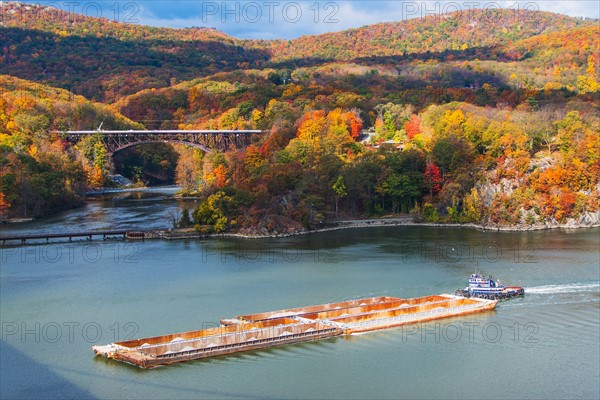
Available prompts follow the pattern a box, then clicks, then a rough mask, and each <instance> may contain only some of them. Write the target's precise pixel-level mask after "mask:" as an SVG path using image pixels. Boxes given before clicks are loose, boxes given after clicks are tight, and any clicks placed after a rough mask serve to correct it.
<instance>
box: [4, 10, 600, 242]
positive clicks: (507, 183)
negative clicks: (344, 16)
mask: <svg viewBox="0 0 600 400" xmlns="http://www.w3.org/2000/svg"><path fill="white" fill-rule="evenodd" d="M9 4H10V5H6V4H5V5H4V7H5V9H4V12H3V15H4V21H3V25H2V26H1V27H0V37H2V42H3V49H2V51H3V53H2V55H1V57H0V72H1V73H4V74H7V75H4V76H2V77H1V81H0V90H2V92H1V93H0V95H1V97H0V146H1V151H2V153H1V154H2V158H1V159H0V168H2V171H3V177H2V179H1V180H0V192H1V193H2V195H0V201H1V202H0V206H2V204H3V206H2V207H3V208H2V209H0V212H1V213H3V214H4V215H7V214H10V215H24V214H25V213H27V215H30V214H32V213H33V214H43V213H45V212H46V211H47V210H53V209H56V208H57V207H58V206H59V205H64V204H73V203H74V202H76V201H78V200H79V199H80V198H81V197H80V195H81V193H82V191H83V190H84V189H85V187H87V186H99V185H101V184H103V183H104V176H105V175H106V174H107V173H108V167H109V163H108V160H107V157H106V154H105V150H104V149H103V146H102V145H101V143H100V141H99V138H98V137H95V138H90V139H89V141H87V142H84V143H81V144H80V145H78V146H77V147H75V148H74V147H70V146H68V145H67V144H66V143H65V142H64V141H63V140H62V139H61V138H60V135H58V136H57V135H56V134H54V133H52V132H54V131H60V130H65V129H74V128H81V129H95V128H97V127H98V126H99V124H100V122H101V121H102V120H105V122H104V125H103V127H104V129H109V128H126V129H130V128H131V129H141V128H149V129H156V128H160V129H201V128H205V129H261V130H264V131H265V133H264V134H263V135H261V136H260V137H257V138H255V142H254V143H253V144H252V145H251V146H250V147H248V148H246V149H242V150H235V149H231V150H230V151H227V152H225V153H220V152H212V153H208V154H202V153H201V152H199V151H198V150H194V149H191V148H184V147H182V146H178V147H177V148H176V149H175V150H173V149H171V148H165V145H161V146H158V145H157V146H152V145H149V146H148V145H147V146H145V147H139V148H137V149H136V150H135V152H132V153H131V154H119V155H118V157H119V164H124V163H125V164H127V163H129V164H130V165H128V166H127V165H125V167H124V168H123V171H125V173H130V174H131V175H136V174H137V175H136V176H137V178H135V177H133V176H130V177H133V178H134V179H142V178H140V177H141V176H142V171H141V170H142V169H143V168H146V169H147V170H148V171H146V172H149V171H150V170H152V174H153V176H158V175H165V176H169V177H174V178H175V179H176V181H177V183H178V184H180V185H181V186H182V187H183V188H184V190H185V191H186V192H188V193H196V194H198V195H199V196H201V197H202V198H203V199H204V201H203V203H202V205H201V206H200V207H199V208H198V209H197V210H195V212H194V215H193V219H194V220H195V223H196V224H197V226H198V228H199V229H202V230H205V231H223V230H227V229H237V230H242V231H246V232H259V233H276V232H279V233H281V232H288V231H291V230H299V229H308V228H314V227H317V226H319V224H320V222H321V221H324V220H331V219H335V218H340V217H353V218H358V217H363V216H378V215H385V214H391V213H408V212H412V213H413V214H414V215H416V216H417V218H422V219H424V220H426V221H447V222H461V223H462V222H476V223H480V224H486V225H497V226H505V225H506V226H516V225H521V226H523V225H525V226H528V225H540V226H541V225H543V224H564V223H567V222H568V221H569V220H571V221H572V222H573V221H575V222H574V223H576V224H579V223H583V224H585V223H587V222H589V221H590V219H591V220H593V218H594V217H593V216H592V215H596V214H594V213H597V212H598V208H599V205H598V192H599V190H600V188H599V183H598V176H600V157H599V154H600V138H599V134H600V117H599V116H600V113H599V111H600V110H599V106H600V102H599V99H598V94H599V93H600V85H599V83H598V80H599V78H598V70H599V59H600V57H599V51H598V49H599V44H600V43H599V39H600V28H599V27H598V25H597V23H595V22H591V21H583V20H580V19H576V18H571V17H566V16H562V15H558V14H551V13H545V12H519V13H515V12H514V11H491V12H486V13H484V12H481V11H477V10H476V11H474V12H471V13H466V12H463V13H454V14H449V15H443V16H437V17H428V18H422V19H414V20H409V21H401V22H396V23H385V24H377V25H373V26H367V27H363V28H359V29H353V30H349V31H344V32H337V33H328V34H323V35H317V36H307V37H302V38H299V39H296V40H291V41H277V40H276V41H250V40H238V39H235V38H231V37H229V36H227V35H225V34H223V33H220V32H217V31H214V30H210V29H201V28H196V29H180V30H178V29H163V28H150V27H144V26H139V25H134V24H123V23H116V22H111V21H109V20H105V19H94V18H88V17H81V16H76V15H73V14H68V13H64V12H59V11H56V10H53V9H51V8H48V7H46V8H42V7H34V6H24V5H18V4H15V3H9ZM6 7H10V8H6ZM7 16H10V18H7ZM15 77H19V78H25V79H27V80H23V79H18V78H15ZM33 81H35V82H40V83H42V84H36V83H33ZM52 86H56V87H62V88H69V90H70V91H66V90H63V89H56V88H54V87H52ZM74 93H75V94H74ZM80 95H84V96H85V97H83V96H80ZM88 99H89V100H88ZM91 100H94V101H102V102H103V103H104V104H102V103H98V102H96V103H95V102H93V101H91ZM134 121H135V122H134ZM159 147H160V148H159ZM103 151H104V153H103ZM144 160H152V161H151V163H150V161H144ZM161 165H162V166H163V168H164V171H158V170H157V169H160V168H161V167H160V166H161ZM24 166H26V168H28V170H29V171H30V173H28V174H25V175H26V176H27V178H23V175H24V174H21V175H20V176H19V173H18V171H19V170H23V168H24ZM29 176H32V177H35V176H41V178H39V180H38V181H35V180H34V178H29ZM170 179H171V178H170ZM42 181H43V182H44V184H42V183H40V182H42ZM45 182H58V183H56V184H55V185H54V186H52V187H45V186H44V185H45ZM42 187H43V190H42ZM65 188H66V189H65ZM32 191H39V193H38V192H36V193H35V194H32ZM65 198H68V199H69V200H68V201H64V199H65ZM32 199H36V200H35V201H33V200H32ZM34 203H35V205H34ZM586 221H587V222H586Z"/></svg>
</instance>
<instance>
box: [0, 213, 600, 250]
mask: <svg viewBox="0 0 600 400" xmlns="http://www.w3.org/2000/svg"><path fill="white" fill-rule="evenodd" d="M599 214H600V213H599ZM326 225H329V226H324V227H320V228H316V229H312V230H305V229H303V230H298V231H293V232H285V233H270V234H260V233H247V232H224V233H210V234H203V233H200V232H198V231H196V230H195V229H194V228H165V229H152V230H143V229H138V230H133V229H131V230H127V231H123V232H122V235H123V237H122V238H121V239H117V238H104V239H103V240H126V241H143V240H186V239H219V238H237V239H277V238H287V237H292V236H302V235H309V234H317V233H325V232H333V231H339V230H344V229H364V228H382V227H384V228H385V227H402V226H406V227H409V226H420V227H435V228H461V229H462V228H466V229H477V230H481V231H491V232H527V231H542V230H552V229H566V230H571V231H572V230H579V229H586V228H588V229H589V228H591V229H594V228H600V222H596V221H592V223H588V224H581V223H574V221H573V220H571V221H568V222H567V223H565V224H558V223H557V224H548V223H546V224H539V223H538V224H535V225H510V226H495V225H480V224H474V223H464V224H461V223H440V222H416V221H415V220H414V218H412V217H409V216H403V217H388V218H371V219H364V220H341V221H330V222H328V223H326ZM70 233H74V234H76V233H77V232H70ZM102 233H103V231H98V232H96V233H95V234H96V235H98V236H99V235H102ZM27 236H28V235H27V234H22V235H21V236H19V235H16V237H18V238H20V237H24V238H25V239H27ZM68 236H69V235H68V233H65V237H68ZM8 237H9V236H6V238H7V240H11V241H16V240H17V239H16V238H14V237H13V238H12V239H8ZM3 238H4V235H0V240H3ZM88 240H98V239H92V238H91V237H90V238H89V239H88ZM48 243H62V241H52V242H48V241H46V242H31V241H29V242H27V243H26V242H21V243H17V242H14V243H10V242H8V243H5V242H4V241H3V242H2V243H0V247H5V246H23V245H25V246H28V245H41V244H48Z"/></svg>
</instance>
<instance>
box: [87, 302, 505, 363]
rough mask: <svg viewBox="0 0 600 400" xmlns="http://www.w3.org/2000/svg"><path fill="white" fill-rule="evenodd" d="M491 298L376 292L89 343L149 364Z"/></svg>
mask: <svg viewBox="0 0 600 400" xmlns="http://www.w3.org/2000/svg"><path fill="white" fill-rule="evenodd" d="M496 303H497V301H496V300H489V299H480V298H465V297H461V296H455V295H449V294H442V295H434V296H425V297H416V298H411V299H401V298H398V297H389V296H379V297H371V298H365V299H357V300H349V301H342V302H337V303H328V304H321V305H316V306H309V307H301V308H293V309H288V310H279V311H271V312H266V313H259V314H249V315H241V316H238V317H236V318H232V319H223V320H221V324H220V325H219V326H218V327H214V328H210V329H203V330H197V331H190V332H182V333H174V334H169V335H163V336H155V337H148V338H143V339H136V340H127V341H122V342H115V343H111V344H109V345H106V346H93V347H92V349H93V351H94V352H95V354H96V355H97V356H104V357H106V358H110V359H114V360H118V361H122V362H126V363H129V364H133V365H137V366H139V367H141V368H153V367H157V366H160V365H168V364H173V363H177V362H182V361H190V360H195V359H200V358H205V357H213V356H218V355H225V354H231V353H235V352H240V351H248V350H257V349H262V348H267V347H274V346H280V345H285V344H292V343H300V342H307V341H314V340H319V339H324V338H328V337H333V336H340V335H350V334H353V333H361V332H369V331H374V330H379V329H387V328H393V327H398V326H401V325H406V324H414V323H419V322H425V321H431V320H435V319H440V318H447V317H453V316H458V315H465V314H471V313H476V312H481V311H486V310H492V309H494V308H495V307H496Z"/></svg>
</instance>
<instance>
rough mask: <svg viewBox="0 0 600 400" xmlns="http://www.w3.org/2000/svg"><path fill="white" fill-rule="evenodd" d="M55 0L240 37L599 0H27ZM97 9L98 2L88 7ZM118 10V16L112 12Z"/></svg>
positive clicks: (597, 13)
mask: <svg viewBox="0 0 600 400" xmlns="http://www.w3.org/2000/svg"><path fill="white" fill-rule="evenodd" d="M29 2H30V3H38V4H54V5H56V4H58V5H60V6H61V8H63V9H64V10H68V9H71V10H73V11H75V12H79V13H81V12H82V11H83V10H84V9H85V7H86V5H89V4H92V3H93V4H98V5H100V7H101V9H102V16H105V17H107V18H111V19H118V20H120V21H128V22H136V21H137V23H140V24H143V25H151V26H160V27H172V28H184V27H193V26H197V27H211V28H216V29H219V30H221V31H224V32H226V33H228V34H230V35H232V36H235V37H238V38H250V39H275V38H281V39H291V38H296V37H299V36H303V35H312V34H319V33H323V32H331V31H341V30H345V29H349V28H357V27H360V26H364V25H370V24H375V23H378V22H389V21H400V20H403V19H406V18H414V17H421V16H424V15H427V14H431V13H435V14H438V13H442V12H448V11H454V10H456V9H464V10H468V9H470V8H473V7H477V8H490V7H497V6H500V7H503V8H508V7H511V8H513V9H514V8H515V7H518V8H521V9H522V8H527V9H533V10H535V9H538V10H544V11H551V12H556V13H560V14H567V15H570V16H578V17H580V16H585V17H591V18H599V17H600V10H599V7H598V3H597V0H572V1H566V0H562V1H561V0H536V1H528V0H523V1H519V0H494V1H487V0H460V1H457V0H453V1H452V0H442V1H431V0H418V1H407V0H397V1H390V0H387V1H385V0H383V1H379V0H378V1H353V0H332V1H330V0H310V1H306V0H237V1H222V0H219V1H216V0H215V1H204V0H202V1H201V0H187V1H167V0H137V1H127V0H121V1H115V0H91V1H87V0H78V1H68V0H58V1H52V2H50V1H49V2H40V1H29ZM88 9H89V10H91V11H93V12H94V15H92V16H95V14H96V7H89V8H88ZM117 15H118V18H115V16H117Z"/></svg>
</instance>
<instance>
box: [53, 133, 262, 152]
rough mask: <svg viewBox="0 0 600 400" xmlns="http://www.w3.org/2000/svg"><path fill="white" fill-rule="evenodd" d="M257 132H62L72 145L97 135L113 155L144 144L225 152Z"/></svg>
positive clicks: (240, 146)
mask: <svg viewBox="0 0 600 400" xmlns="http://www.w3.org/2000/svg"><path fill="white" fill-rule="evenodd" d="M262 132H263V131H259V130H239V131H238V130H189V131H179V130H150V131H134V130H128V131H103V130H96V131H66V132H63V134H64V135H65V138H66V139H67V141H69V142H70V143H72V144H76V143H77V142H79V141H80V140H81V139H83V138H84V137H86V136H93V135H100V136H101V137H102V143H103V144H104V146H105V147H106V152H107V153H108V154H109V155H110V156H112V155H113V154H114V153H116V152H118V151H120V150H123V149H126V148H128V147H132V146H137V145H140V144H144V143H181V144H185V145H188V146H193V147H197V148H199V149H202V150H203V151H206V152H211V151H213V150H221V151H225V150H229V149H232V148H242V147H246V146H248V145H249V144H250V140H251V138H252V137H253V136H254V135H258V134H261V133H262Z"/></svg>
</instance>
